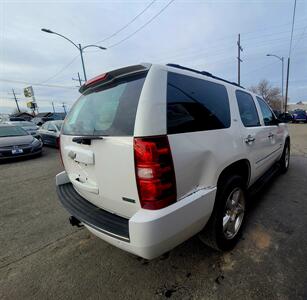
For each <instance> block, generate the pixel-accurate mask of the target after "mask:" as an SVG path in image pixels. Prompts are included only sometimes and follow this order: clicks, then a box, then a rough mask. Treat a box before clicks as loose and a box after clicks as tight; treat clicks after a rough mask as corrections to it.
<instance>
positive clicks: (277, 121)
mask: <svg viewBox="0 0 307 300" xmlns="http://www.w3.org/2000/svg"><path fill="white" fill-rule="evenodd" d="M273 122H274V125H277V126H278V125H279V124H280V123H283V121H282V120H281V119H279V118H276V119H274V120H273Z"/></svg>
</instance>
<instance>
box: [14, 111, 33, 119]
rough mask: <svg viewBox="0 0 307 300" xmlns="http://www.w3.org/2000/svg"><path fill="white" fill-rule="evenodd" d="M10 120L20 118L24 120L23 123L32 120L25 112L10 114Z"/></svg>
mask: <svg viewBox="0 0 307 300" xmlns="http://www.w3.org/2000/svg"><path fill="white" fill-rule="evenodd" d="M10 118H21V119H24V120H25V121H31V120H32V119H33V116H32V115H31V114H29V113H27V112H20V113H15V114H11V115H10Z"/></svg>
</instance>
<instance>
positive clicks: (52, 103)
mask: <svg viewBox="0 0 307 300" xmlns="http://www.w3.org/2000/svg"><path fill="white" fill-rule="evenodd" d="M51 103H52V108H53V112H54V113H55V109H54V104H53V101H52V102H51Z"/></svg>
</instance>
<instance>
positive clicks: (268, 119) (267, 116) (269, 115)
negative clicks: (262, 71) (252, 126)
mask: <svg viewBox="0 0 307 300" xmlns="http://www.w3.org/2000/svg"><path fill="white" fill-rule="evenodd" d="M256 98H257V101H258V103H259V106H260V109H261V112H262V116H263V122H264V125H265V126H271V125H275V124H274V120H275V116H274V114H273V112H272V110H271V109H270V107H269V106H268V105H267V104H266V103H265V101H264V100H262V99H261V98H259V97H256Z"/></svg>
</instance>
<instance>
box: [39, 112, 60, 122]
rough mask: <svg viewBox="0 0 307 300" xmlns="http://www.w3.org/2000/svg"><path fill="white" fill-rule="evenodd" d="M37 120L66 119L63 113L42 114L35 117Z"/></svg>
mask: <svg viewBox="0 0 307 300" xmlns="http://www.w3.org/2000/svg"><path fill="white" fill-rule="evenodd" d="M35 117H36V118H51V119H53V120H64V119H65V117H66V114H65V113H61V112H56V113H54V112H41V113H38V114H36V115H35Z"/></svg>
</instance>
